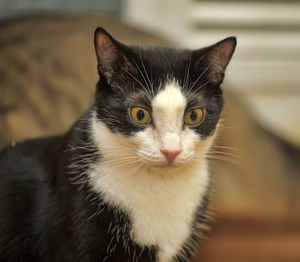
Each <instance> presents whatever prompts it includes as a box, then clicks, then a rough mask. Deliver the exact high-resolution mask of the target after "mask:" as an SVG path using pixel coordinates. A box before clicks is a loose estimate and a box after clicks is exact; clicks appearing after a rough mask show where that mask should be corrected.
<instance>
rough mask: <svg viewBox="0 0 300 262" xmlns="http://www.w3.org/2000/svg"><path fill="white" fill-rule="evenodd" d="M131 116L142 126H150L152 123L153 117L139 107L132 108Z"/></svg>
mask: <svg viewBox="0 0 300 262" xmlns="http://www.w3.org/2000/svg"><path fill="white" fill-rule="evenodd" d="M130 116H131V118H132V120H133V121H135V122H136V123H138V124H141V125H145V124H149V123H150V121H151V115H150V113H149V111H148V110H147V109H145V108H143V107H139V106H135V107H132V108H131V110H130Z"/></svg>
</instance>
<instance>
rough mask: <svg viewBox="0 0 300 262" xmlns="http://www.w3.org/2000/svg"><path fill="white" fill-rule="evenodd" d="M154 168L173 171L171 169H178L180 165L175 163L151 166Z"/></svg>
mask: <svg viewBox="0 0 300 262" xmlns="http://www.w3.org/2000/svg"><path fill="white" fill-rule="evenodd" d="M152 166H153V167H154V168H162V169H173V168H178V167H179V166H180V165H179V164H177V163H171V164H169V163H161V164H153V165H152Z"/></svg>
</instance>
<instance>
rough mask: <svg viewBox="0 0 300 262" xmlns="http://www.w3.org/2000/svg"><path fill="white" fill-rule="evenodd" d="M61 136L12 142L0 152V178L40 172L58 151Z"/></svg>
mask: <svg viewBox="0 0 300 262" xmlns="http://www.w3.org/2000/svg"><path fill="white" fill-rule="evenodd" d="M62 138H63V136H51V137H43V138H38V139H32V140H26V141H24V142H20V143H15V144H12V145H10V146H8V147H6V148H4V149H3V150H2V151H1V152H0V166H1V168H0V179H1V180H3V179H4V178H5V177H6V178H10V179H13V178H14V177H16V176H18V177H19V178H21V176H22V177H25V176H27V177H28V176H34V174H37V173H41V172H42V171H43V170H44V169H45V168H46V166H47V163H50V162H51V159H52V158H54V157H55V156H56V154H57V152H58V151H59V147H60V146H61V144H62V142H63V139H62Z"/></svg>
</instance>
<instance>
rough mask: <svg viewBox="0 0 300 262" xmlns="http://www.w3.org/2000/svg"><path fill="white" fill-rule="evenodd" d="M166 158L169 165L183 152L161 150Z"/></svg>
mask: <svg viewBox="0 0 300 262" xmlns="http://www.w3.org/2000/svg"><path fill="white" fill-rule="evenodd" d="M160 151H161V152H162V153H163V154H164V155H165V157H166V159H167V161H168V163H169V165H170V164H171V163H172V162H173V161H174V159H175V157H176V156H178V155H179V153H180V152H181V151H180V150H172V151H171V150H168V149H161V150H160Z"/></svg>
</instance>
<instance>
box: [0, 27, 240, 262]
mask: <svg viewBox="0 0 300 262" xmlns="http://www.w3.org/2000/svg"><path fill="white" fill-rule="evenodd" d="M235 45H236V40H235V38H233V37H231V38H227V39H225V40H223V41H221V42H219V43H217V44H215V45H213V46H210V47H208V48H204V49H199V50H193V51H191V50H175V49H171V48H167V47H129V46H125V45H123V44H121V43H119V42H117V41H116V40H115V39H113V38H112V37H111V36H110V35H109V34H108V33H107V32H106V31H105V30H104V29H102V28H98V29H97V30H96V32H95V48H96V53H97V58H98V71H99V75H100V80H99V82H98V84H97V90H96V94H95V101H94V103H93V105H92V106H91V107H90V109H89V110H88V111H87V112H86V113H85V114H84V115H83V116H82V117H81V118H80V119H79V120H78V121H77V122H76V123H75V124H74V126H73V127H72V128H71V129H70V131H69V132H68V133H67V134H64V135H61V136H56V137H49V138H42V139H37V140H32V141H25V142H23V143H20V144H17V145H16V146H15V147H11V148H7V149H5V150H4V151H3V152H1V153H0V261H1V262H2V261H3V262H4V261H5V262H6V261H16V262H22V261H26V262H29V261H72V262H73V261H74V262H76V261H78V262H96V261H97V262H98V261H99V262H100V261H103V262H104V261H110V262H122V261H124V262H125V261H126V262H127V261H128V262H135V261H139V262H174V261H180V262H184V261H189V260H190V259H191V257H192V255H193V252H194V249H195V246H196V244H197V241H198V240H199V234H200V233H201V226H202V225H203V222H204V219H205V215H206V211H207V205H208V193H209V192H208V191H209V174H208V169H207V161H206V158H205V155H206V153H207V152H208V150H209V148H210V146H211V144H212V142H213V139H214V134H215V131H216V127H217V124H218V120H219V116H220V113H221V110H222V106H223V96H222V90H221V88H220V85H221V83H222V81H223V77H224V70H225V68H226V66H227V64H228V62H229V60H230V58H231V56H232V54H233V51H234V49H235ZM133 106H142V107H144V108H147V109H148V110H149V111H150V112H151V116H152V122H151V123H150V124H148V125H139V124H137V123H135V122H134V121H133V120H132V119H131V118H130V114H129V110H130V108H132V107H133ZM195 107H201V108H203V109H204V112H205V114H204V119H203V121H202V122H201V124H200V125H198V126H195V127H191V126H187V125H185V124H184V121H183V119H184V116H185V113H186V112H187V111H188V110H190V109H192V108H195ZM162 148H167V149H170V150H177V151H180V154H179V155H178V156H177V157H176V159H175V160H174V162H173V163H172V164H170V163H168V161H167V160H166V158H165V156H164V154H163V153H162V152H161V150H162Z"/></svg>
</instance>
